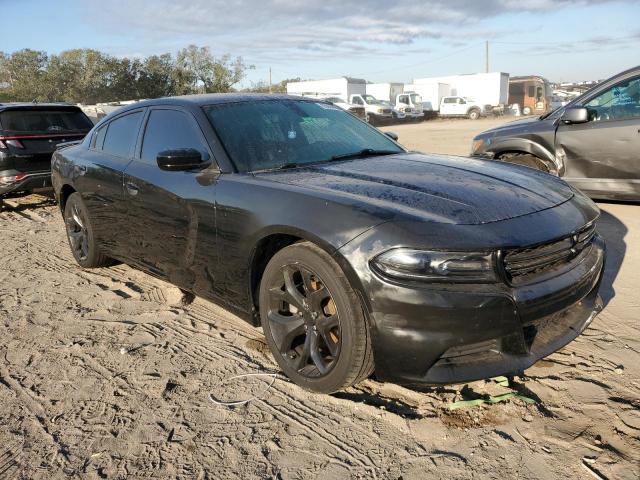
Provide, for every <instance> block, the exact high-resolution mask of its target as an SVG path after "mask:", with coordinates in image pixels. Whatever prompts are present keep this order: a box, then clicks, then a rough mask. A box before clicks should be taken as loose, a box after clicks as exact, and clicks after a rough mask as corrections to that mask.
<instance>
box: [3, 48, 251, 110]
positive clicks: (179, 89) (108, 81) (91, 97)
mask: <svg viewBox="0 0 640 480" xmlns="http://www.w3.org/2000/svg"><path fill="white" fill-rule="evenodd" d="M249 68H253V67H251V66H247V65H245V64H244V62H243V60H242V58H241V57H237V58H232V57H231V56H229V55H223V56H221V57H219V58H214V56H213V55H212V54H211V51H210V50H209V48H208V47H196V46H195V45H190V46H189V47H187V48H184V49H182V50H181V51H180V52H178V54H177V55H176V57H175V58H174V57H173V56H172V55H171V54H168V53H166V54H163V55H159V56H158V55H152V56H150V57H147V58H145V59H129V58H117V57H113V56H111V55H107V54H105V53H102V52H99V51H97V50H92V49H73V50H67V51H64V52H62V53H60V54H58V55H51V56H48V55H47V53H46V52H40V51H35V50H29V49H25V50H19V51H17V52H14V53H12V54H5V53H1V52H0V99H3V100H9V101H32V100H38V101H66V102H72V103H85V104H92V103H99V102H112V101H117V100H132V99H139V98H156V97H161V96H169V95H181V94H188V93H209V92H228V91H230V90H231V89H232V87H233V85H235V84H236V83H238V82H239V81H240V80H242V78H244V75H245V72H246V70H247V69H249Z"/></svg>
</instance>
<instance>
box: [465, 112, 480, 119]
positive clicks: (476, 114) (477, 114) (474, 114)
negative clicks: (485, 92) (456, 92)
mask: <svg viewBox="0 0 640 480" xmlns="http://www.w3.org/2000/svg"><path fill="white" fill-rule="evenodd" d="M467 117H468V118H469V120H478V119H479V118H480V110H476V109H473V110H469V113H468V114H467Z"/></svg>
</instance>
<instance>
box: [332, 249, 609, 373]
mask: <svg viewBox="0 0 640 480" xmlns="http://www.w3.org/2000/svg"><path fill="white" fill-rule="evenodd" d="M362 245H363V244H360V246H359V247H355V246H354V247H353V254H355V257H354V255H353V254H352V253H350V252H348V251H347V250H348V249H346V250H345V253H347V254H348V255H349V256H350V257H351V259H350V260H351V261H355V262H357V258H358V257H360V258H367V259H368V258H371V257H370V256H369V255H366V256H362V255H361V254H362V250H361V248H362ZM589 248H590V249H591V250H590V251H589V253H588V254H586V255H585V256H584V258H583V260H581V261H580V262H579V263H578V264H576V265H575V266H573V268H571V269H569V270H566V271H563V272H562V273H560V274H558V275H557V276H555V277H551V278H546V279H545V280H544V281H540V282H538V283H531V284H527V285H522V286H518V287H512V286H508V285H506V284H491V285H488V284H486V285H481V284H473V285H469V284H466V285H465V284H440V285H437V284H429V285H423V286H420V287H407V286H405V285H400V284H393V283H390V282H389V281H388V280H385V279H383V278H380V277H379V276H377V275H376V274H375V273H371V274H367V277H366V278H365V279H364V282H363V283H364V284H365V285H366V286H365V289H364V291H365V292H367V293H365V294H364V295H366V297H365V299H366V301H365V302H364V303H365V304H367V305H368V308H367V310H368V316H369V320H370V325H371V328H372V337H373V347H374V358H375V369H376V376H377V377H378V378H379V379H380V380H383V381H393V382H395V383H400V384H408V385H410V384H445V383H460V382H467V381H473V380H479V379H483V378H490V377H494V376H497V375H510V374H518V373H521V372H522V371H524V370H525V369H526V368H528V367H530V366H531V365H533V364H534V363H535V362H536V361H537V360H539V359H540V358H543V357H545V356H547V355H549V354H551V353H553V352H554V351H556V350H558V349H560V348H561V347H563V346H564V345H566V344H567V343H569V342H571V341H572V340H573V339H575V338H576V337H577V336H578V335H580V333H581V332H582V331H583V330H584V329H585V328H586V327H587V326H588V325H589V324H590V323H591V321H592V320H593V318H594V317H595V315H596V314H597V313H598V312H599V311H600V309H601V308H602V303H601V301H600V298H599V296H598V289H599V286H600V282H601V279H602V272H603V270H604V262H605V245H604V241H603V240H602V239H601V238H600V237H599V236H596V237H595V238H594V240H593V242H592V244H591V246H590V247H589ZM352 259H354V260H352Z"/></svg>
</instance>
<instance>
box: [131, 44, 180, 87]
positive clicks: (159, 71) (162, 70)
mask: <svg viewBox="0 0 640 480" xmlns="http://www.w3.org/2000/svg"><path fill="white" fill-rule="evenodd" d="M174 73H175V63H174V60H173V57H171V55H170V54H168V53H165V54H163V55H159V56H158V55H152V56H150V57H147V58H145V59H144V61H143V62H142V65H141V68H140V75H139V76H138V97H139V98H158V97H168V96H170V95H176V94H177V90H176V84H177V82H176V79H175V78H174Z"/></svg>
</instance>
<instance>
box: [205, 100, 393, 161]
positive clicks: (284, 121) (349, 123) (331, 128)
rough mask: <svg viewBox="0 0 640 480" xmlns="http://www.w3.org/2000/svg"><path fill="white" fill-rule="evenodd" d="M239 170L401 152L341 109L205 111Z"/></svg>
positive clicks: (285, 104)
mask: <svg viewBox="0 0 640 480" xmlns="http://www.w3.org/2000/svg"><path fill="white" fill-rule="evenodd" d="M205 111H206V113H207V116H208V117H209V120H210V122H211V124H212V126H213V128H214V129H215V131H216V133H217V135H218V137H219V138H220V141H221V142H222V144H223V146H224V148H225V149H226V151H227V153H228V155H229V157H230V158H231V160H232V161H233V162H234V164H235V165H236V168H237V169H238V170H239V171H241V172H248V171H257V170H269V169H277V168H283V167H286V166H303V165H308V164H312V163H318V162H326V161H331V160H335V159H337V158H338V157H345V156H357V155H358V152H360V153H363V156H364V154H371V153H376V152H379V153H381V154H393V153H401V152H403V151H404V150H403V149H402V148H400V147H399V146H398V145H397V144H396V143H395V142H393V141H392V140H391V139H390V138H389V137H387V136H386V135H384V134H382V133H380V132H379V131H378V130H376V129H375V128H373V127H370V126H369V125H367V124H366V123H364V122H362V121H360V120H358V119H357V118H356V117H354V116H353V115H351V114H349V113H347V112H345V111H344V110H342V109H341V108H338V107H335V106H333V105H331V104H327V103H323V102H313V101H304V100H261V101H250V102H234V103H223V104H219V105H211V106H207V107H205Z"/></svg>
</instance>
